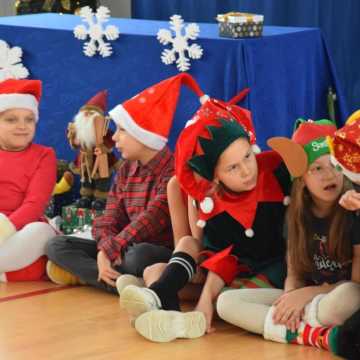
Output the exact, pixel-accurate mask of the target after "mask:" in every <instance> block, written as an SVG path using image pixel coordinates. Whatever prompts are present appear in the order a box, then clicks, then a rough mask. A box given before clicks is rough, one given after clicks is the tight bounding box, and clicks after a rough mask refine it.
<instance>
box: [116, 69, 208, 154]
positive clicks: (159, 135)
mask: <svg viewBox="0 0 360 360" xmlns="http://www.w3.org/2000/svg"><path fill="white" fill-rule="evenodd" d="M181 85H186V86H188V87H189V88H190V89H191V90H193V91H194V92H195V94H196V95H198V96H199V97H200V102H202V103H203V102H205V101H206V100H207V99H208V96H207V95H204V93H203V92H202V90H201V89H200V87H199V86H198V84H197V83H196V81H195V80H194V79H193V78H192V77H191V76H190V75H189V74H187V73H184V74H179V75H176V76H173V77H171V78H168V79H165V80H163V81H161V82H159V83H158V84H155V85H153V86H151V87H149V88H147V89H145V90H143V91H142V92H141V93H139V94H138V95H136V96H134V97H133V98H131V99H129V100H127V101H125V102H124V103H123V104H120V105H117V106H116V107H115V108H114V109H112V110H111V111H110V112H109V114H110V116H111V118H112V119H113V120H114V121H115V123H116V124H118V125H119V126H121V127H122V128H124V129H125V130H126V131H127V132H128V133H129V134H130V135H131V136H133V137H134V138H135V139H137V140H138V141H140V142H141V143H143V144H144V145H146V146H148V147H150V148H151V149H155V150H161V149H162V148H163V147H164V146H165V145H166V143H167V141H168V136H169V132H170V129H171V125H172V121H173V117H174V113H175V110H176V104H177V101H178V97H179V93H180V88H181Z"/></svg>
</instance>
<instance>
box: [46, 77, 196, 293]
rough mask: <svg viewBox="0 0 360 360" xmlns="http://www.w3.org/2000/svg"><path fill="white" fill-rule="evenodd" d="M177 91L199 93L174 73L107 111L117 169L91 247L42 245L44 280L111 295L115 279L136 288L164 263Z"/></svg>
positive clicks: (73, 240)
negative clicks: (148, 271)
mask: <svg viewBox="0 0 360 360" xmlns="http://www.w3.org/2000/svg"><path fill="white" fill-rule="evenodd" d="M182 84H185V85H187V86H189V87H190V88H191V89H192V90H194V92H195V93H198V92H199V91H198V87H197V84H196V83H195V81H194V80H193V79H192V78H191V77H190V75H188V74H181V75H177V76H174V77H171V78H168V79H165V80H163V81H162V82H160V83H158V84H155V85H153V86H151V87H150V88H148V89H145V90H143V91H142V92H141V93H139V94H138V95H136V96H135V97H133V98H131V99H129V100H127V101H125V102H124V103H123V104H121V105H118V106H116V107H115V108H114V109H113V110H111V111H110V116H111V118H112V119H113V120H114V121H115V123H116V126H117V129H116V133H115V134H114V136H113V140H114V141H115V143H116V145H115V146H116V147H117V149H118V150H119V151H120V152H121V154H122V158H123V159H124V162H123V163H122V165H121V167H120V169H119V170H118V172H117V176H116V179H115V181H114V183H113V185H112V188H111V190H110V192H109V194H108V197H107V202H106V208H105V212H104V214H103V216H100V217H98V218H96V219H95V221H94V224H93V229H92V236H93V238H94V239H95V240H96V241H89V240H88V239H83V238H78V237H75V236H58V237H56V238H54V239H52V240H51V241H50V242H49V244H48V248H47V254H48V256H49V259H50V260H51V262H49V263H48V276H49V277H50V279H52V280H53V281H54V282H56V283H60V284H77V283H85V284H88V285H91V286H94V287H97V288H100V289H103V290H106V291H110V292H113V293H117V290H116V287H115V283H116V280H117V278H118V277H119V276H120V275H121V274H129V275H128V276H130V275H131V276H130V277H131V278H135V279H136V280H137V281H138V282H140V283H141V281H142V280H141V278H142V275H143V271H144V268H145V267H147V266H149V265H151V264H154V263H157V262H166V261H168V259H169V258H170V257H171V252H172V248H173V240H172V234H171V222H170V216H169V209H168V205H167V195H166V186H167V182H168V180H169V179H170V178H171V176H173V172H174V162H173V155H172V153H171V151H170V149H169V148H168V147H167V146H166V143H167V140H168V135H169V132H170V128H171V125H172V119H173V116H174V113H175V109H176V103H177V100H178V96H179V93H180V88H181V85H182Z"/></svg>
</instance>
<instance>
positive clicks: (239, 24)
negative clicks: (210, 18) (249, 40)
mask: <svg viewBox="0 0 360 360" xmlns="http://www.w3.org/2000/svg"><path fill="white" fill-rule="evenodd" d="M216 19H217V21H218V22H219V35H220V36H223V37H232V38H242V37H257V36H261V35H262V31H263V25H264V16H263V15H256V14H249V13H241V12H229V13H226V14H218V16H217V17H216Z"/></svg>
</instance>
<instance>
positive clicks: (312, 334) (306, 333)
mask: <svg viewBox="0 0 360 360" xmlns="http://www.w3.org/2000/svg"><path fill="white" fill-rule="evenodd" d="M338 331H339V327H338V326H329V327H322V326H318V327H312V326H310V325H308V324H304V323H302V324H301V325H300V327H299V329H298V330H297V331H296V332H291V331H290V330H287V332H286V341H287V342H288V343H290V344H300V345H307V346H314V347H317V348H319V349H324V350H327V351H331V352H332V353H335V354H337V352H338V349H337V343H338Z"/></svg>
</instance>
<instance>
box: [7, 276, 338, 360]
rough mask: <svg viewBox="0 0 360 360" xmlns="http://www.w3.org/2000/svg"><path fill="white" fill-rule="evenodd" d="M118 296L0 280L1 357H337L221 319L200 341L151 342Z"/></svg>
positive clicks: (222, 359) (207, 359)
mask: <svg viewBox="0 0 360 360" xmlns="http://www.w3.org/2000/svg"><path fill="white" fill-rule="evenodd" d="M118 300H119V299H118V297H116V296H114V295H110V294H106V293H103V292H100V291H97V290H95V289H91V288H88V287H72V288H67V287H59V286H56V285H53V284H51V283H49V282H43V283H12V284H3V283H0V359H1V360H24V359H29V360H32V359H37V360H42V359H44V360H45V359H46V360H48V359H51V360H52V359H55V360H60V359H61V360H77V359H86V360H88V359H116V360H135V359H136V360H138V359H149V360H152V359H154V360H173V359H174V360H175V359H199V360H212V359H214V360H215V359H219V360H225V359H226V360H232V359H234V360H240V359H250V360H256V359H271V360H279V359H294V360H295V359H307V360H309V359H314V360H315V359H324V360H325V359H337V357H335V356H332V355H331V354H329V353H327V352H325V351H321V350H317V349H313V348H310V347H303V346H297V345H283V344H276V343H272V342H268V341H264V340H263V339H262V338H261V337H259V336H255V335H251V334H248V333H246V332H245V331H243V330H241V329H239V328H236V327H233V326H231V325H228V324H225V323H224V322H222V321H220V320H218V321H216V323H215V325H216V328H217V331H216V332H215V333H214V334H211V335H206V336H204V337H202V338H200V339H197V340H176V341H174V342H171V343H166V344H156V343H152V342H149V341H147V340H146V339H144V338H142V337H141V336H139V335H138V334H137V333H136V332H135V330H134V329H133V328H132V327H131V326H130V325H129V323H128V319H127V316H126V314H125V313H124V312H122V311H120V309H119V301H118ZM187 306H189V305H187Z"/></svg>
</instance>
